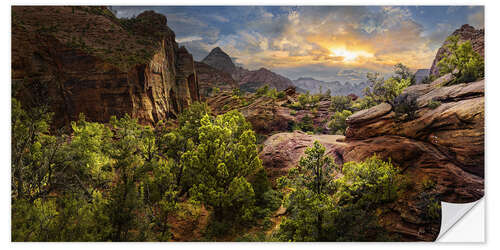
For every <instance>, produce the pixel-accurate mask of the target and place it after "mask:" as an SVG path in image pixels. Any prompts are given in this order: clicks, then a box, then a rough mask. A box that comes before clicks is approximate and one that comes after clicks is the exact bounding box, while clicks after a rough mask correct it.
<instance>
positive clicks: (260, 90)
mask: <svg viewBox="0 0 500 250" xmlns="http://www.w3.org/2000/svg"><path fill="white" fill-rule="evenodd" d="M268 92H269V85H267V84H265V85H264V86H262V87H260V88H258V89H257V91H256V92H255V95H256V96H257V97H260V96H264V95H266V94H267V93H268Z"/></svg>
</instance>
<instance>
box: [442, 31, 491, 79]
mask: <svg viewBox="0 0 500 250" xmlns="http://www.w3.org/2000/svg"><path fill="white" fill-rule="evenodd" d="M459 39H460V38H459V37H458V36H450V37H448V38H447V39H446V42H447V43H446V45H445V47H446V49H447V50H448V52H449V53H448V54H447V55H446V56H445V57H443V58H442V59H441V60H440V61H439V63H438V68H439V73H440V75H444V74H447V73H452V74H453V75H454V76H455V79H454V80H453V82H452V83H462V82H472V81H475V80H477V79H480V78H483V77H484V59H483V58H482V57H481V56H480V55H479V54H478V53H477V52H475V51H474V50H473V49H472V45H471V43H470V41H466V42H462V43H459Z"/></svg>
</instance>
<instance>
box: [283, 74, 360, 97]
mask: <svg viewBox="0 0 500 250" xmlns="http://www.w3.org/2000/svg"><path fill="white" fill-rule="evenodd" d="M293 85H295V86H296V87H298V88H301V89H304V90H307V91H309V92H310V93H312V94H317V93H319V92H320V91H321V92H323V93H325V92H326V91H327V90H328V89H329V90H330V91H331V92H332V93H331V95H334V96H335V95H337V96H338V95H349V94H355V95H357V96H363V95H364V93H363V90H364V89H365V88H366V87H368V86H369V84H368V83H366V82H360V83H349V82H345V83H341V82H339V81H334V82H324V81H320V80H316V79H314V78H310V77H301V78H299V79H297V80H294V81H293Z"/></svg>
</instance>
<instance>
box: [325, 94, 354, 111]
mask: <svg viewBox="0 0 500 250" xmlns="http://www.w3.org/2000/svg"><path fill="white" fill-rule="evenodd" d="M352 105H353V103H352V99H351V98H350V97H349V96H332V97H331V104H330V110H332V111H334V112H337V111H338V112H342V111H343V110H350V109H351V107H352Z"/></svg>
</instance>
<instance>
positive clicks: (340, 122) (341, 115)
mask: <svg viewBox="0 0 500 250" xmlns="http://www.w3.org/2000/svg"><path fill="white" fill-rule="evenodd" d="M351 115H352V112H351V111H349V110H343V111H342V112H339V111H337V112H335V114H334V115H333V117H332V120H331V121H330V122H329V123H328V128H329V129H331V130H332V132H333V133H334V134H337V135H343V134H344V133H345V130H346V128H347V124H346V119H347V117H349V116H351Z"/></svg>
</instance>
